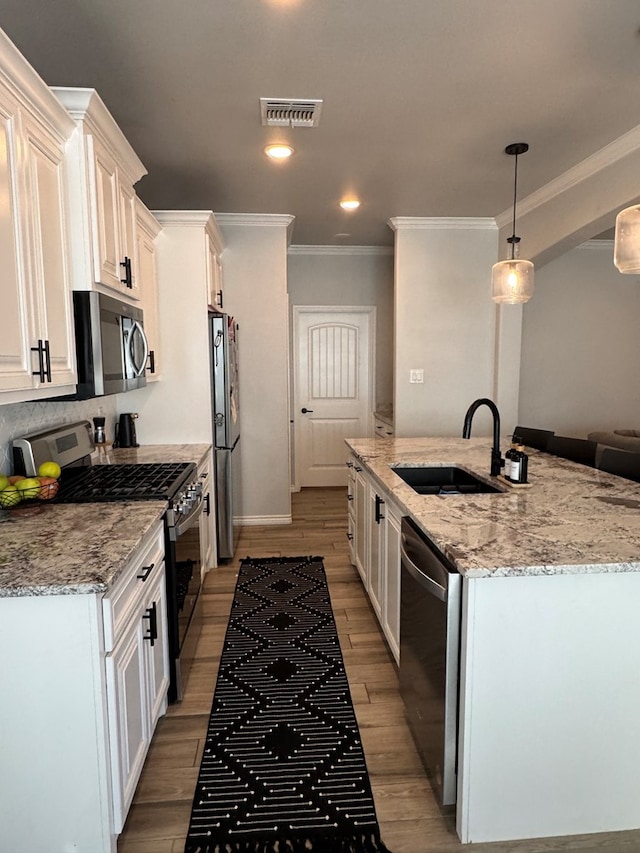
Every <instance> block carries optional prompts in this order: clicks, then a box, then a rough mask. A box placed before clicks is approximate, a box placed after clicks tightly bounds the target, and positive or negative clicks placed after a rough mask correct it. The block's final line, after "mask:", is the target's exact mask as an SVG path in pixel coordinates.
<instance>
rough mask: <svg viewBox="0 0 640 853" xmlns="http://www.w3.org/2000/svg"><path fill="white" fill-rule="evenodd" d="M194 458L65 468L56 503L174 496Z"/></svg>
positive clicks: (189, 476) (189, 477)
mask: <svg viewBox="0 0 640 853" xmlns="http://www.w3.org/2000/svg"><path fill="white" fill-rule="evenodd" d="M195 471H196V466H195V465H194V463H192V462H167V463H163V462H159V463H150V464H136V465H89V466H86V465H85V466H79V467H76V468H65V469H64V470H63V472H62V475H61V477H60V490H59V492H58V494H57V495H56V497H55V499H54V500H55V502H56V503H103V502H107V501H123V500H126V501H152V500H170V499H171V498H172V497H174V496H175V494H176V493H177V492H178V491H179V490H180V489H181V488H182V486H183V485H184V484H185V483H186V482H187V481H189V480H192V479H193V476H194V473H195Z"/></svg>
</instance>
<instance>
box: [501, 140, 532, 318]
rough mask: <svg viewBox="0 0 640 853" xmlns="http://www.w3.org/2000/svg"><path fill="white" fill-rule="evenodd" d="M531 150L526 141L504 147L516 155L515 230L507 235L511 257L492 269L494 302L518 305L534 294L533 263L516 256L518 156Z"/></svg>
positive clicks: (514, 188)
mask: <svg viewBox="0 0 640 853" xmlns="http://www.w3.org/2000/svg"><path fill="white" fill-rule="evenodd" d="M528 150H529V146H528V145H527V143H526V142H512V143H511V145H507V147H506V148H505V149H504V153H505V154H510V155H511V156H512V157H515V167H514V176H513V231H512V233H511V237H507V243H510V244H511V257H510V258H509V259H508V260H506V261H499V262H498V263H497V264H494V265H493V267H492V269H491V298H492V299H493V301H494V302H498V303H505V304H507V305H517V304H518V303H519V302H528V301H529V300H530V299H531V297H532V296H533V264H532V263H531V261H524V260H521V259H520V258H516V245H517V244H518V243H519V242H520V237H516V200H517V197H518V157H519V156H520V154H525V153H526V152H527V151H528Z"/></svg>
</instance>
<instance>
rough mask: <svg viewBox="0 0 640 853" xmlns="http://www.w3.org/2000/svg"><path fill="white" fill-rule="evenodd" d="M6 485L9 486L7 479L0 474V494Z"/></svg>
mask: <svg viewBox="0 0 640 853" xmlns="http://www.w3.org/2000/svg"><path fill="white" fill-rule="evenodd" d="M8 485H9V478H8V477H5V475H4V474H0V492H1V491H2V490H3V489H6V488H7V486H8Z"/></svg>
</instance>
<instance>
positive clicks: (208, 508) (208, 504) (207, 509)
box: [204, 492, 211, 515]
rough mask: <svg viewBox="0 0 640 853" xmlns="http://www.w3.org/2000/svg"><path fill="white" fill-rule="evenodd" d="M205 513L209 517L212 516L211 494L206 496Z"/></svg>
mask: <svg viewBox="0 0 640 853" xmlns="http://www.w3.org/2000/svg"><path fill="white" fill-rule="evenodd" d="M204 511H205V512H206V514H207V515H211V498H210V496H209V492H207V494H206V495H205V496H204Z"/></svg>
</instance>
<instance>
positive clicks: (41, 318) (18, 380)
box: [0, 31, 76, 403]
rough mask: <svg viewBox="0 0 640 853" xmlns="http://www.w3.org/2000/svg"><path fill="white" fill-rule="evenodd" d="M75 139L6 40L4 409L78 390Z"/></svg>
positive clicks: (0, 39)
mask: <svg viewBox="0 0 640 853" xmlns="http://www.w3.org/2000/svg"><path fill="white" fill-rule="evenodd" d="M73 132H74V125H73V121H72V120H71V119H70V118H69V116H68V114H67V113H66V112H65V110H64V109H62V107H61V106H60V104H59V103H58V101H57V100H56V98H54V97H53V95H52V94H51V92H50V90H49V89H48V87H47V86H46V85H45V84H44V82H43V81H42V80H41V79H40V77H38V75H37V74H36V73H35V71H34V70H33V69H32V68H31V67H30V66H29V65H28V63H27V62H26V61H25V60H24V58H23V57H22V56H21V55H20V53H19V52H18V51H17V50H16V48H15V47H14V45H13V44H12V43H11V42H10V41H9V40H8V39H7V38H6V36H5V35H4V34H3V33H2V32H1V31H0V264H1V265H2V276H0V303H1V304H2V328H3V331H2V334H1V335H0V403H14V402H21V401H23V400H36V399H42V398H46V397H55V396H57V395H62V394H67V393H72V392H73V391H74V390H75V383H76V369H75V350H74V340H73V310H72V300H71V278H70V263H69V236H70V235H69V221H68V198H67V180H66V163H65V147H66V143H67V140H68V139H69V137H70V136H71V135H72V133H73Z"/></svg>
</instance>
